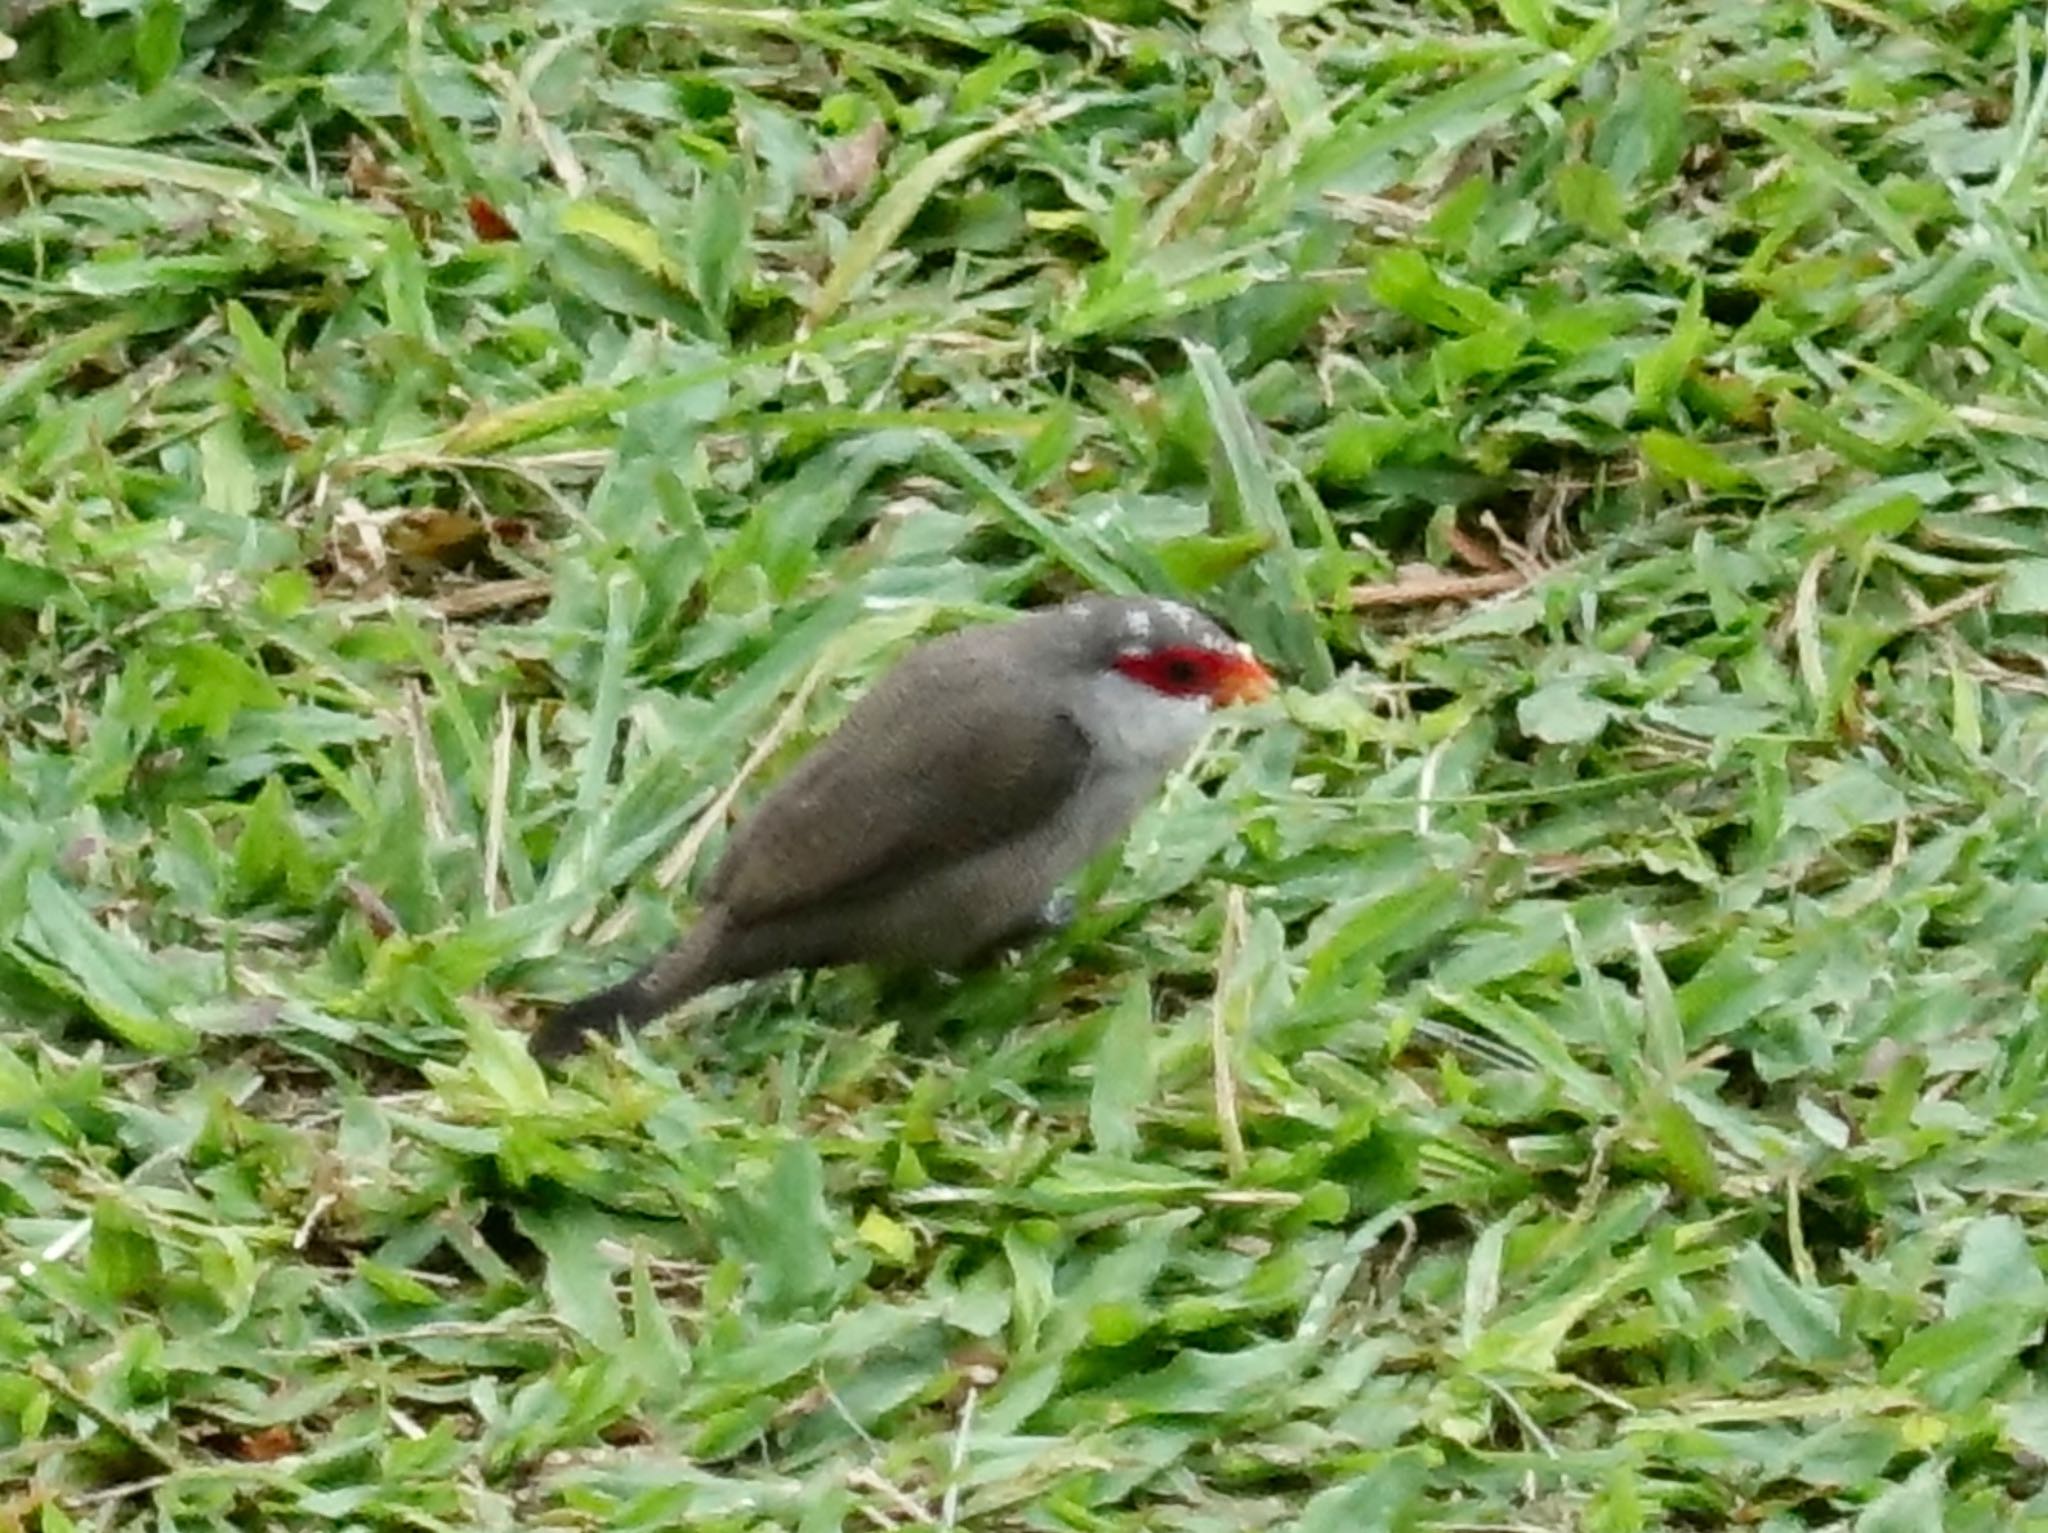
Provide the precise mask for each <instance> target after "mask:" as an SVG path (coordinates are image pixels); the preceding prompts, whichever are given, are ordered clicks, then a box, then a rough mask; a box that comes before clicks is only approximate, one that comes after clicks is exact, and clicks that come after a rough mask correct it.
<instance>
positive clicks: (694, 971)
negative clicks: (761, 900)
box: [527, 923, 719, 1062]
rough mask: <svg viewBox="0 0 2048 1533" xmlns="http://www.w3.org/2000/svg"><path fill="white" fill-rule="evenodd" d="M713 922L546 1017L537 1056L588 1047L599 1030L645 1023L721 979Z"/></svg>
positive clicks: (537, 1036)
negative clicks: (715, 956) (715, 958)
mask: <svg viewBox="0 0 2048 1533" xmlns="http://www.w3.org/2000/svg"><path fill="white" fill-rule="evenodd" d="M708 927H709V923H699V925H698V926H697V927H696V928H695V929H693V930H692V931H691V932H690V934H689V935H688V936H687V937H685V938H683V940H682V941H681V942H678V943H677V944H676V945H675V946H674V947H671V948H669V949H668V950H667V951H666V952H664V953H663V954H662V955H661V956H660V957H658V958H656V959H655V960H654V961H653V962H652V963H650V964H648V965H647V966H646V967H645V968H643V969H641V970H640V971H639V972H638V973H636V974H633V975H631V976H630V977H628V978H626V979H623V980H621V981H619V983H618V984H616V985H610V986H607V987H606V988H605V989H603V990H598V991H594V992H592V993H591V994H589V995H586V996H583V997H582V998H580V999H578V1000H574V1001H571V1002H569V1004H568V1005H566V1006H564V1007H562V1008H561V1009H560V1010H558V1011H556V1012H555V1013H554V1014H553V1015H551V1016H549V1017H547V1018H545V1019H544V1020H543V1021H542V1022H541V1025H540V1026H539V1027H538V1028H536V1029H535V1030H534V1032H533V1035H532V1037H531V1038H529V1039H528V1040H527V1048H528V1049H529V1050H530V1051H531V1052H532V1054H533V1057H534V1058H535V1059H538V1060H541V1061H543V1062H547V1061H551V1060H557V1059H563V1058H566V1057H567V1056H568V1055H571V1054H574V1053H576V1052H577V1051H578V1050H580V1049H581V1048H583V1046H584V1045H585V1044H587V1043H588V1042H589V1041H590V1040H591V1039H592V1038H593V1037H595V1036H596V1035H598V1034H599V1033H607V1032H609V1033H617V1032H620V1031H623V1030H625V1029H627V1028H640V1027H645V1026H646V1025H647V1024H648V1023H649V1022H652V1021H653V1020H654V1019H655V1018H656V1017H659V1016H661V1015H662V1014H663V1013H664V1012H668V1011H673V1010H674V1009H675V1008H676V1007H678V1006H680V1005H682V1003H683V1002H684V1001H687V1000H688V999H689V998H690V997H691V996H693V995H696V994H698V993H699V992H700V991H704V990H709V989H710V988H711V987H712V986H713V985H715V984H717V983H718V981H719V975H718V973H717V970H716V967H715V966H714V964H713V963H712V961H711V955H712V952H713V950H714V948H715V941H714V934H713V933H712V932H711V931H710V930H709V929H708Z"/></svg>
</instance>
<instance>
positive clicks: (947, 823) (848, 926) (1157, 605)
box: [531, 596, 1273, 1060]
mask: <svg viewBox="0 0 2048 1533" xmlns="http://www.w3.org/2000/svg"><path fill="white" fill-rule="evenodd" d="M1272 688H1273V678H1272V676H1271V675H1270V673H1268V671H1267V670H1266V668H1265V667H1264V666H1263V665H1261V664H1260V663H1259V661H1258V659H1257V658H1256V657H1255V656H1254V655H1253V654H1252V652H1251V650H1250V649H1249V648H1247V647H1246V646H1245V645H1243V644H1240V643H1239V642H1238V641H1237V640H1235V639H1234V638H1232V637H1231V636H1230V635H1229V634H1228V633H1226V632H1225V631H1224V630H1223V629H1222V628H1221V627H1220V626H1219V625H1218V624H1216V623H1215V622H1214V621H1212V620H1211V619H1210V618H1208V617H1206V616H1204V615H1203V614H1202V613H1200V612H1197V611H1196V610H1194V609H1193V608H1192V607H1187V606H1183V605H1181V604H1180V603H1178V602H1170V601H1160V600H1154V599H1150V598H1144V597H1105V596H1093V597H1083V598H1081V599H1080V600H1077V601H1071V602H1068V603H1066V604H1064V605H1062V606H1058V607H1051V608H1045V609H1042V610H1040V611H1037V612H1033V613H1031V614H1029V615H1027V616H1024V617H1020V618H1017V619H1015V620H1013V621H1010V622H1005V623H998V624H993V625H987V626H982V627H974V628H967V629H962V630H959V631H957V632H954V633H949V634H946V635H944V636H943V637H941V638H937V639H932V640H929V641H927V642H925V643H923V644H920V645H918V646H917V647H916V648H914V649H912V650H911V651H910V652H909V653H908V654H907V655H905V656H904V658H903V659H902V660H901V661H900V662H899V663H898V664H897V665H896V666H895V667H894V668H893V669H892V670H890V672H889V673H888V674H887V675H886V676H884V677H883V678H882V680H881V681H880V682H878V683H877V684H876V685H875V686H874V687H873V688H872V689H871V690H870V691H869V692H868V693H867V695H866V696H864V697H863V698H861V700H860V701H859V702H858V703H857V704H856V705H855V706H854V707H853V708H852V709H851V710H850V711H849V712H848V714H847V716H846V718H845V720H844V722H843V723H841V724H840V726H839V728H838V729H836V730H835V731H833V733H832V734H831V735H830V736H829V737H828V738H827V739H826V740H825V741H824V742H823V743H822V744H820V745H819V746H818V747H817V748H816V749H814V750H813V751H811V752H810V753H809V754H808V755H807V756H805V757H804V759H803V760H802V761H801V762H799V763H798V764H797V766H796V768H795V769H794V770H793V771H791V772H790V774H789V775H788V776H787V777H786V778H784V779H783V780H782V781H781V782H780V783H778V784H777V785H776V786H775V788H774V789H773V790H771V791H770V792H769V793H768V795H767V796H766V797H765V798H763V799H762V801H761V803H760V804H759V806H758V807H756V808H755V810H754V811H753V813H752V814H751V815H749V816H747V817H746V818H745V819H744V820H742V821H741V823H740V825H739V827H738V828H737V829H736V830H735V831H734V832H733V835H732V837H731V840H730V841H729V842H728V843H727V846H726V849H725V853H724V855H723V856H722V857H721V858H720V859H719V862H718V864H717V866H716V867H715V868H714V869H713V871H712V873H711V876H710V878H709V879H708V880H707V882H706V885H705V888H704V907H703V911H702V913H701V915H700V916H699V918H698V920H697V922H696V924H695V925H694V926H692V927H691V928H690V930H689V931H688V932H687V933H686V934H685V935H684V936H683V938H682V940H681V941H679V942H677V943H676V944H675V945H674V946H672V947H670V948H669V949H668V950H667V951H666V952H664V953H662V954H661V955H660V956H659V957H657V958H656V959H654V961H653V962H651V963H650V964H648V965H647V966H646V967H645V968H643V969H641V970H640V971H639V972H638V973H636V974H633V975H631V976H630V977H628V978H627V979H625V980H622V981H621V982H620V983H618V984H616V985H613V986H611V987H609V988H608V989H604V990H600V991H597V992H596V993H595V994H592V995H588V996H585V997H583V998H582V999H580V1000H576V1001H572V1002H570V1003H569V1004H568V1005H566V1006H564V1007H562V1008H561V1009H560V1010H558V1011H556V1012H555V1013H554V1014H553V1015H551V1016H549V1017H548V1018H547V1019H546V1021H544V1022H543V1023H542V1024H541V1026H540V1028H539V1029H538V1030H537V1031H536V1032H535V1033H534V1035H533V1037H532V1040H531V1047H532V1050H533V1053H534V1054H535V1055H536V1056H537V1057H538V1058H541V1059H544V1060H553V1059H559V1058H561V1057H563V1056H565V1055H568V1054H572V1053H574V1052H576V1051H577V1050H578V1049H580V1048H582V1047H583V1046H584V1045H585V1044H586V1043H587V1042H588V1041H589V1039H590V1038H591V1036H592V1035H594V1034H598V1033H603V1032H615V1031H617V1030H618V1029H621V1028H628V1027H634V1028H637V1027H641V1026H644V1025H645V1024H646V1023H648V1022H650V1021H652V1020H654V1019H655V1018H657V1017H659V1016H661V1015H663V1014H664V1013H666V1012H668V1011H671V1010H673V1009H674V1008H675V1007H677V1006H679V1005H681V1004H682V1003H683V1002H684V1001H686V1000H688V999H690V998H691V997H692V996H694V995H696V994H698V993H699V992H701V991H704V990H708V989H711V988H712V987H713V986H716V985H722V984H728V983H731V982H733V981H736V980H744V979H754V978H758V977H760V976H763V975H767V974H773V973H777V972H779V971H782V970H786V969H813V968H824V967H827V966H830V965H835V964H843V963H861V962H883V963H890V964H904V965H922V966H929V967H934V968H948V969H950V968H958V967H962V966H966V965H969V964H972V963H974V962H975V961H976V960H977V959H980V958H983V957H985V956H987V955H990V954H991V953H993V952H994V951H995V950H997V949H999V948H1002V947H1005V946H1008V945H1010V944H1013V943H1016V942H1020V941H1023V940H1025V939H1027V938H1030V937H1033V936H1037V935H1040V934H1043V933H1045V932H1048V931H1051V930H1053V929H1056V928H1057V927H1058V926H1060V925H1063V924H1064V923H1065V921H1066V919H1067V917H1068V915H1069V913H1070V911H1071V901H1070V900H1068V899H1067V898H1065V897H1063V896H1060V895H1058V894H1057V893H1056V890H1057V887H1058V885H1059V884H1060V883H1061V881H1062V880H1064V879H1066V878H1068V877H1069V876H1071V875H1072V874H1074V873H1075V872H1077V871H1078V870H1079V869H1080V868H1081V867H1082V866H1083V865H1084V864H1086V863H1087V862H1088V861H1089V860H1090V859H1091V858H1093V857H1094V856H1095V855H1096V853H1098V852H1100V851H1102V850H1104V849H1105V848H1106V847H1108V846H1109V845H1110V844H1111V843H1112V842H1114V841H1115V840H1117V839H1118V838H1119V837H1120V836H1122V835H1123V833H1124V832H1125V831H1126V830H1128V829H1129V828H1130V824H1131V822H1132V820H1134V819H1135V818H1136V817H1137V815H1138V812H1139V811H1140V810H1141V809H1143V808H1144V806H1145V804H1146V803H1147V802H1148V801H1149V800H1150V799H1151V798H1152V797H1153V796H1154V795H1155V794H1156V793H1157V792H1158V790H1159V788H1160V787H1161V785H1162V784H1163V783H1164V782H1165V779H1166V777H1167V775H1168V774H1169V773H1171V772H1172V771H1173V770H1174V768H1175V767H1177V766H1179V765H1180V764H1181V763H1182V762H1184V761H1185V760H1186V759H1187V758H1188V757H1189V756H1190V755H1191V754H1192V753H1193V751H1194V749H1195V747H1196V745H1198V744H1199V743H1200V741H1201V739H1202V737H1203V735H1204V734H1205V733H1206V732H1207V728H1208V725H1209V722H1210V718H1211V713H1212V710H1213V709H1214V708H1216V707H1218V706H1222V705H1228V704H1232V703H1238V702H1253V701H1257V700H1258V699H1260V698H1263V697H1265V696H1267V695H1268V694H1269V693H1270V692H1271V691H1272Z"/></svg>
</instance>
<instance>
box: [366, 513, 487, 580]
mask: <svg viewBox="0 0 2048 1533" xmlns="http://www.w3.org/2000/svg"><path fill="white" fill-rule="evenodd" d="M384 540H385V543H386V544H387V545H388V546H389V547H390V549H391V551H392V552H393V553H394V554H396V555H397V556H398V557H399V558H400V559H402V560H404V561H406V562H407V563H410V564H433V565H439V566H441V567H442V568H444V569H460V568H462V567H463V566H465V565H469V564H473V563H475V562H476V560H477V559H478V558H479V557H480V556H481V555H483V554H485V553H487V552H488V551H489V549H490V545H491V534H490V531H489V529H487V528H486V527H485V526H484V524H483V523H482V522H480V521H478V520H477V519H476V518H475V517H473V516H470V515H469V514H467V513H466V512H462V511H444V510H442V509H441V508H440V507H438V506H422V507H420V508H419V509H418V510H415V511H408V512H406V513H405V515H403V516H401V517H399V518H398V519H397V520H396V521H394V522H392V524H391V525H390V526H389V527H387V528H386V529H385V531H384Z"/></svg>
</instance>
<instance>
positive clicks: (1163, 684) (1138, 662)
mask: <svg viewBox="0 0 2048 1533" xmlns="http://www.w3.org/2000/svg"><path fill="white" fill-rule="evenodd" d="M1242 663H1243V662H1242V661H1240V660H1239V659H1238V658H1237V657H1236V656H1235V655H1225V654H1219V653H1218V652H1217V651H1215V650H1213V649H1204V648H1202V646H1201V645H1199V644H1170V645H1168V646H1166V647H1165V648H1163V649H1149V650H1144V651H1142V652H1140V653H1138V654H1132V655H1119V656H1117V659H1116V668H1117V669H1118V670H1119V671H1121V672H1123V674H1124V675H1126V676H1128V677H1130V678H1131V680H1133V681H1141V682H1143V683H1144V684H1145V685H1146V686H1148V687H1150V688H1151V689H1152V690H1153V691H1155V692H1164V693H1165V694H1166V695H1167V696H1168V697H1213V696H1214V695H1215V694H1216V693H1217V692H1218V691H1220V690H1221V689H1222V686H1223V679H1224V677H1225V676H1227V675H1229V674H1230V672H1231V671H1232V670H1234V669H1235V668H1236V667H1237V666H1238V665H1240V664H1242Z"/></svg>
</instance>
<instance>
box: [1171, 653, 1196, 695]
mask: <svg viewBox="0 0 2048 1533" xmlns="http://www.w3.org/2000/svg"><path fill="white" fill-rule="evenodd" d="M1201 678H1202V668H1201V667H1200V666H1198V665H1196V664H1195V662H1194V661H1192V660H1189V659H1187V658H1186V657H1185V656H1182V657H1179V658H1176V659H1173V660H1169V661H1167V662H1166V679H1167V680H1168V681H1170V682H1172V683H1173V684H1174V685H1175V686H1177V687H1191V686H1193V685H1194V684H1195V683H1196V682H1197V681H1199V680H1201Z"/></svg>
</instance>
